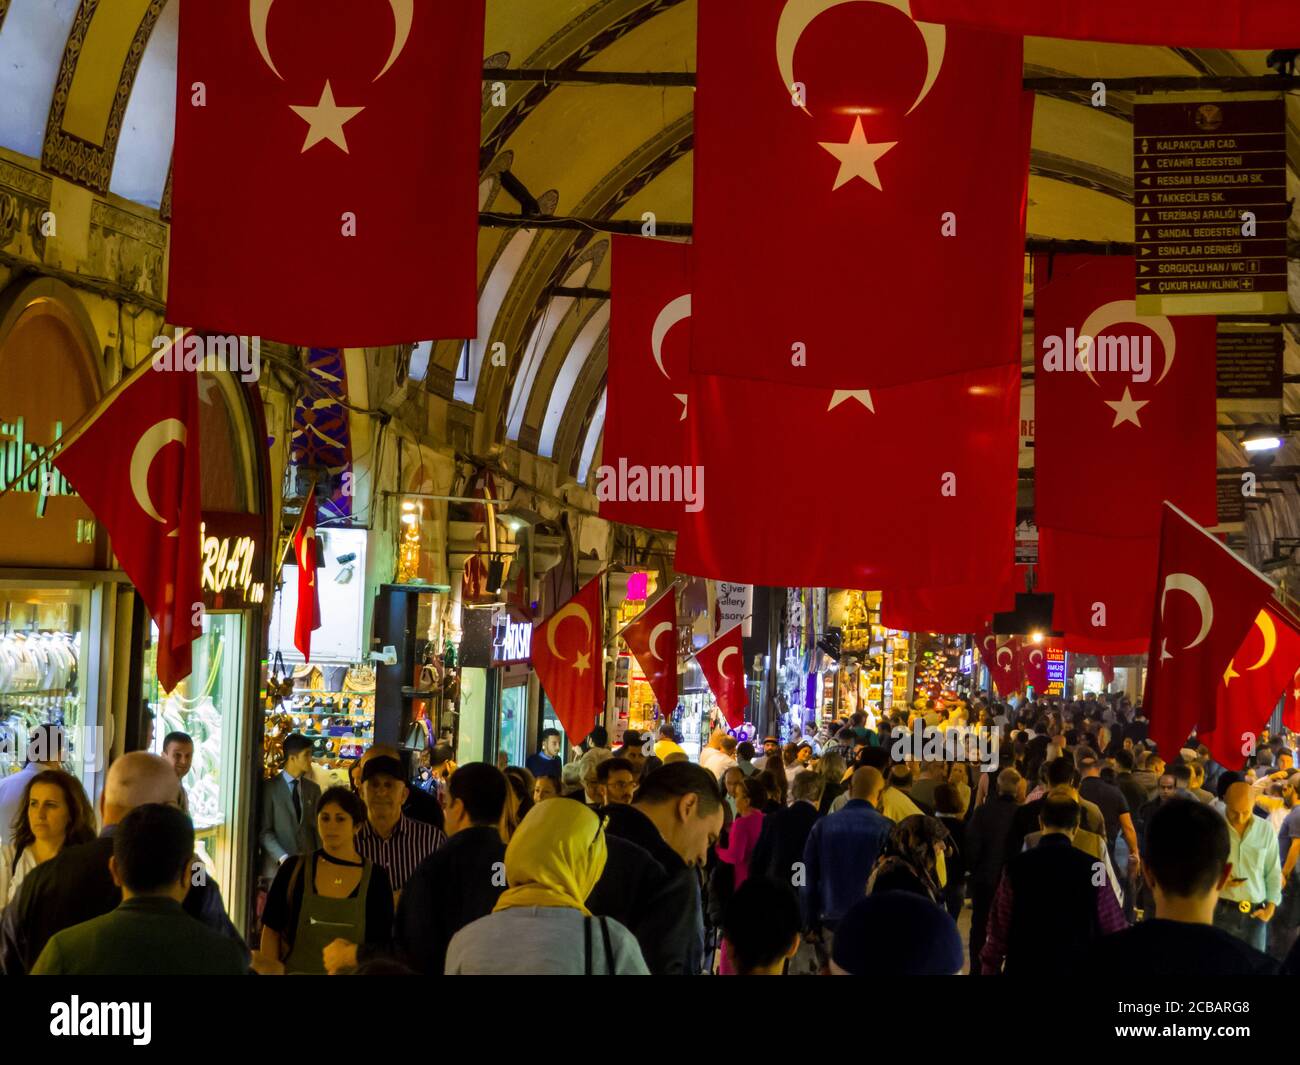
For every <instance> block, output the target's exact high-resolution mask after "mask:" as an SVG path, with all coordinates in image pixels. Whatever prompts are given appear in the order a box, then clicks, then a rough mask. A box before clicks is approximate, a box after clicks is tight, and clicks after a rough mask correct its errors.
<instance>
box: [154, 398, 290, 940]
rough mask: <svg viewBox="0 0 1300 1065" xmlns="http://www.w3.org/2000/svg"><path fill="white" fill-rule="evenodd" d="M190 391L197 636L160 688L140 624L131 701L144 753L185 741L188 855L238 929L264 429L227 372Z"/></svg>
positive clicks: (263, 545)
mask: <svg viewBox="0 0 1300 1065" xmlns="http://www.w3.org/2000/svg"><path fill="white" fill-rule="evenodd" d="M199 388H200V394H201V395H202V396H203V403H202V404H201V407H200V418H201V440H202V454H201V466H202V473H203V488H202V501H203V526H202V544H201V551H200V556H199V565H200V575H201V585H202V589H203V607H204V610H203V617H202V629H203V632H202V635H201V636H200V637H199V639H198V640H196V641H195V643H194V650H193V661H194V668H193V671H192V672H191V673H190V675H189V677H187V678H186V679H185V680H183V681H182V682H181V683H180V684H179V685H177V687H176V688H175V690H173V691H170V692H164V691H163V690H162V689H161V688H160V686H159V684H158V681H157V678H156V675H155V662H156V642H157V635H158V634H157V629H156V628H155V627H154V626H153V625H152V623H150V624H149V625H148V629H149V632H150V638H149V640H148V643H147V645H146V648H145V651H144V656H143V671H142V674H143V676H142V680H143V694H144V702H145V705H146V706H147V707H148V709H149V710H150V711H151V712H152V713H153V715H154V728H153V748H152V749H153V750H154V751H155V752H156V753H159V754H161V753H162V748H163V744H164V741H165V739H166V736H167V734H168V733H169V732H173V731H179V732H184V733H187V734H188V735H189V736H191V737H192V738H193V740H194V760H193V764H192V765H191V768H190V771H189V773H188V774H187V775H186V776H185V777H184V778H183V780H182V781H181V783H182V785H183V786H184V788H185V790H186V793H187V796H188V802H189V808H190V816H191V817H192V818H193V821H194V828H195V836H196V844H195V846H196V851H197V853H198V855H199V857H200V858H201V859H202V861H203V862H204V863H205V865H206V866H207V868H208V870H209V872H210V874H211V875H212V876H214V877H216V879H217V882H218V883H219V884H220V885H221V891H222V895H223V897H224V898H225V901H226V908H227V911H228V912H229V913H230V914H231V917H232V920H234V921H235V922H236V924H237V925H238V924H239V923H240V922H241V917H242V916H243V915H244V914H245V913H246V912H247V910H248V905H249V898H250V894H251V888H252V883H251V878H252V869H253V864H252V863H253V861H254V859H255V856H256V848H257V803H256V789H257V785H258V783H259V782H260V779H261V775H260V773H258V772H257V766H258V764H259V763H260V760H261V759H260V755H259V752H260V750H261V744H262V725H263V722H262V712H261V696H260V692H259V689H260V677H261V664H262V662H263V660H264V657H265V647H266V625H267V613H266V608H267V588H268V584H269V579H268V577H269V569H270V552H269V546H268V545H269V543H270V529H269V527H268V510H269V507H268V499H269V490H270V486H269V483H268V482H269V470H268V464H267V452H266V447H265V445H264V443H263V442H264V441H265V440H266V428H265V424H264V421H263V415H262V409H261V401H260V399H259V397H258V394H257V391H256V389H255V387H252V386H249V385H246V384H241V383H240V382H239V380H238V379H237V378H235V377H233V376H231V375H230V374H228V373H224V372H213V373H207V372H205V373H202V374H201V375H200V383H199Z"/></svg>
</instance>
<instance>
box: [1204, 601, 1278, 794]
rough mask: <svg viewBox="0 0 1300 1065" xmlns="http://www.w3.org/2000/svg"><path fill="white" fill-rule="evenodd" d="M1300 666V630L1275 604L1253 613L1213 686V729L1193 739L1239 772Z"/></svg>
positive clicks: (1225, 764) (1222, 763)
mask: <svg viewBox="0 0 1300 1065" xmlns="http://www.w3.org/2000/svg"><path fill="white" fill-rule="evenodd" d="M1297 668H1300V632H1297V631H1296V629H1295V625H1294V624H1293V623H1292V621H1291V620H1290V619H1289V618H1288V617H1287V616H1286V615H1285V614H1284V613H1282V611H1281V610H1280V609H1278V607H1277V606H1276V605H1275V604H1273V603H1266V604H1265V606H1264V609H1263V610H1261V611H1260V612H1259V613H1258V614H1256V615H1255V623H1254V625H1252V626H1251V627H1250V630H1249V631H1248V632H1247V633H1246V638H1245V639H1244V640H1242V642H1241V646H1240V647H1239V648H1237V653H1236V654H1234V655H1233V656H1232V660H1231V661H1230V662H1229V663H1228V668H1227V669H1225V670H1224V671H1223V679H1222V681H1220V682H1219V684H1217V685H1216V686H1215V691H1216V697H1215V704H1214V710H1215V716H1214V725H1213V727H1212V728H1208V729H1207V728H1198V729H1197V730H1196V735H1197V738H1198V739H1200V741H1201V742H1202V743H1204V744H1205V746H1207V747H1208V748H1209V749H1210V754H1211V755H1213V756H1214V760H1215V761H1216V762H1218V763H1219V765H1221V766H1223V767H1224V768H1226V769H1241V768H1242V767H1243V766H1244V765H1245V764H1246V755H1247V750H1246V749H1243V748H1244V746H1245V745H1246V744H1247V743H1250V747H1249V750H1251V751H1253V750H1254V741H1255V739H1256V738H1257V734H1258V733H1259V731H1260V730H1261V729H1262V728H1263V727H1264V726H1265V725H1267V724H1268V719H1269V718H1270V717H1272V716H1273V711H1274V710H1276V709H1277V701H1278V699H1279V698H1281V696H1282V695H1283V694H1284V693H1287V692H1288V691H1289V689H1290V687H1291V681H1292V679H1293V678H1294V677H1295V673H1296V669H1297Z"/></svg>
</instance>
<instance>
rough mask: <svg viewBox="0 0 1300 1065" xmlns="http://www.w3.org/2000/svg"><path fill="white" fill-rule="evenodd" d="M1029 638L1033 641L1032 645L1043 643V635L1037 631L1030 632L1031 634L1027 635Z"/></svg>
mask: <svg viewBox="0 0 1300 1065" xmlns="http://www.w3.org/2000/svg"><path fill="white" fill-rule="evenodd" d="M1029 638H1030V639H1031V640H1033V641H1034V643H1042V642H1043V634H1042V633H1041V632H1038V631H1034V632H1031V633H1030V634H1029Z"/></svg>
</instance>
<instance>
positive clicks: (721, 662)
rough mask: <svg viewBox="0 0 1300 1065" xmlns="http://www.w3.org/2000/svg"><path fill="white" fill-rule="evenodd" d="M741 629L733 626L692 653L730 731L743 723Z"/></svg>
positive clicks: (746, 694) (746, 702)
mask: <svg viewBox="0 0 1300 1065" xmlns="http://www.w3.org/2000/svg"><path fill="white" fill-rule="evenodd" d="M740 628H741V627H740V626H739V625H733V626H731V628H729V629H728V630H727V631H726V632H724V633H723V634H722V635H721V636H719V637H718V638H717V639H716V640H714V641H713V642H712V643H707V644H705V645H704V646H703V647H701V648H700V649H699V650H698V651H696V652H695V660H696V661H697V662H699V664H700V669H701V670H703V671H704V679H705V680H707V681H708V682H709V689H710V690H711V691H712V692H713V698H714V699H716V700H717V701H718V709H719V710H721V711H722V716H723V717H725V718H726V719H727V724H728V725H730V726H731V727H732V728H739V727H740V726H741V724H742V723H743V722H744V720H745V707H747V706H748V705H749V692H748V691H746V690H745V652H744V648H743V647H742V645H741V633H740Z"/></svg>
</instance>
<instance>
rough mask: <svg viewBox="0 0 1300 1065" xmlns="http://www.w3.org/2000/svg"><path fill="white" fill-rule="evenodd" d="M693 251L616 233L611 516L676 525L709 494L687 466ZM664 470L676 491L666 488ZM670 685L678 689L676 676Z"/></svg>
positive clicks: (605, 512) (602, 481)
mask: <svg viewBox="0 0 1300 1065" xmlns="http://www.w3.org/2000/svg"><path fill="white" fill-rule="evenodd" d="M690 256H691V246H690V245H689V244H675V243H672V242H671V241H663V240H646V239H644V238H642V237H614V239H613V265H612V267H611V271H612V273H611V289H612V292H613V296H612V298H611V301H610V320H609V371H608V377H607V383H608V391H607V393H606V399H605V438H604V442H603V444H602V445H601V456H602V460H601V461H602V463H603V465H602V466H601V467H600V469H599V470H598V471H597V473H598V477H599V481H598V484H597V486H596V497H597V499H599V500H600V515H601V517H602V518H607V519H609V520H610V521H621V522H624V523H626V524H629V525H642V526H645V527H646V528H650V529H673V530H675V529H676V528H677V524H678V514H679V513H680V512H681V510H682V507H683V506H684V505H694V504H690V503H689V500H688V499H687V496H688V495H691V496H695V495H697V494H698V492H699V491H703V487H704V486H703V482H702V480H699V479H698V474H697V471H695V470H694V469H691V470H687V469H686V468H684V467H683V465H682V463H683V456H684V455H685V451H686V444H685V433H686V419H687V418H688V417H689V410H688V407H687V396H688V393H689V378H690V345H691V321H690V318H691V278H690V263H691V259H690ZM656 471H658V472H656ZM662 471H667V474H666V479H667V484H668V487H669V488H670V489H674V488H675V490H670V491H667V492H664V491H661V490H660V489H661V488H662V487H663V483H662V482H663V481H664V480H665V478H664V477H662V476H660V473H662ZM688 487H689V488H690V489H691V492H690V493H687V492H686V491H685V489H686V488H688ZM674 623H675V621H674ZM673 684H674V692H675V686H676V680H675V679H674V681H673ZM674 698H675V695H674Z"/></svg>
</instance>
